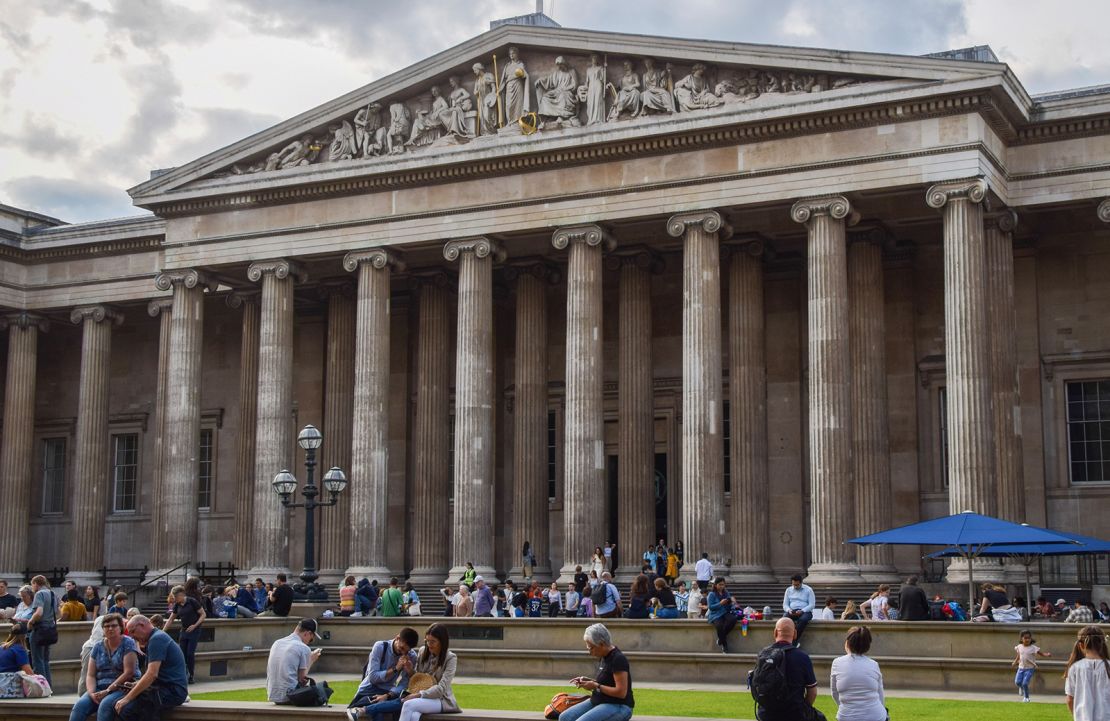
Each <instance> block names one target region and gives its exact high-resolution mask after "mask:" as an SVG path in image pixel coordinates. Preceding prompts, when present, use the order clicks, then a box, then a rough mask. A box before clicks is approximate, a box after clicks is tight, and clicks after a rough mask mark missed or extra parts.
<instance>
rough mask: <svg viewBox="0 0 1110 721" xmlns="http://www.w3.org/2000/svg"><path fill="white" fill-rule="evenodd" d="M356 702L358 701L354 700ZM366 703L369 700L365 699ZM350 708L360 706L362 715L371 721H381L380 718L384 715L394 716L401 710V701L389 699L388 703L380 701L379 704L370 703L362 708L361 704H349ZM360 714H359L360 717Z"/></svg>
mask: <svg viewBox="0 0 1110 721" xmlns="http://www.w3.org/2000/svg"><path fill="white" fill-rule="evenodd" d="M356 700H358V699H356ZM365 700H366V701H368V700H369V699H365ZM351 706H352V707H354V706H362V714H365V715H366V718H368V719H371V721H381V719H382V716H384V715H386V714H396V713H397V712H399V711H400V710H401V699H399V698H391V699H389V700H388V701H381V702H379V703H371V704H366V705H365V706H363V705H362V704H361V703H357V704H356V703H355V702H354V701H352V702H351ZM362 714H359V715H360V716H361V715H362Z"/></svg>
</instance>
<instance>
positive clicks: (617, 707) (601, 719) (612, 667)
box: [559, 623, 634, 721]
mask: <svg viewBox="0 0 1110 721" xmlns="http://www.w3.org/2000/svg"><path fill="white" fill-rule="evenodd" d="M582 639H583V640H584V641H585V642H586V650H587V651H588V652H589V654H590V655H591V656H593V657H594V658H596V659H598V662H597V673H596V674H595V676H594V678H590V677H589V676H579V677H577V678H573V679H571V681H570V682H571V683H572V684H574V685H575V686H577V687H578V688H584V689H587V690H588V691H592V692H593V693H592V694H591V695H590V698H589V699H587V700H586V701H583V702H582V703H580V704H577V705H574V706H571V707H570V708H569V709H567V710H566V711H564V712H563V713H561V714H560V715H559V719H560V721H628V719H630V718H632V706H633V705H634V702H633V700H632V671H631V669H630V668H629V666H628V659H627V658H625V656H624V654H623V653H621V650H620V649H619V648H617V647H616V646H614V645H613V637H612V636H610V635H609V629H607V628H605V626H604V625H603V624H600V623H595V624H594V625H592V626H590V627H588V628H587V629H586V632H585V633H584V634H583V635H582Z"/></svg>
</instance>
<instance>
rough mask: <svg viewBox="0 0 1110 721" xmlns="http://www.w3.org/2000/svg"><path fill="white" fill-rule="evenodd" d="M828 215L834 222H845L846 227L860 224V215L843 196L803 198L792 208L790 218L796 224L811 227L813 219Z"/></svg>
mask: <svg viewBox="0 0 1110 721" xmlns="http://www.w3.org/2000/svg"><path fill="white" fill-rule="evenodd" d="M824 215H827V216H828V217H830V218H832V219H833V220H843V221H844V222H845V225H849V226H852V225H855V224H856V223H858V222H859V213H857V212H855V210H853V209H852V204H851V203H850V202H848V199H847V198H845V197H844V196H843V195H823V196H820V197H816V198H802V199H801V200H799V201H797V202H795V203H794V205H793V207H791V208H790V218H791V220H793V221H794V222H795V223H801V224H802V225H807V226H808V225H809V221H811V220H812V219H814V218H816V217H819V216H824Z"/></svg>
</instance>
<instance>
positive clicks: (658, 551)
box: [651, 544, 667, 578]
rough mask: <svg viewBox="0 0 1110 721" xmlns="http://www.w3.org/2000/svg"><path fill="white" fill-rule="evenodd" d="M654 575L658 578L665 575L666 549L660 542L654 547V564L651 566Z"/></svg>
mask: <svg viewBox="0 0 1110 721" xmlns="http://www.w3.org/2000/svg"><path fill="white" fill-rule="evenodd" d="M651 570H653V571H655V575H656V576H657V577H659V578H662V577H663V576H666V575H667V550H666V549H665V548H664V547H663V545H662V544H660V545H658V546H656V547H655V564H654V565H653V566H652V569H651Z"/></svg>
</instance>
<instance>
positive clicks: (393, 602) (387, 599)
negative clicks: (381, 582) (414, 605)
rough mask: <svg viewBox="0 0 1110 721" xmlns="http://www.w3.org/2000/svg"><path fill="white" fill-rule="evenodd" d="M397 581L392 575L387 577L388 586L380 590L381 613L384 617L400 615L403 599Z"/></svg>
mask: <svg viewBox="0 0 1110 721" xmlns="http://www.w3.org/2000/svg"><path fill="white" fill-rule="evenodd" d="M399 583H400V582H399V581H398V580H397V577H396V576H394V577H392V578H390V579H389V588H387V589H385V590H384V591H382V603H381V615H382V616H384V617H387V618H395V617H397V616H400V615H401V604H402V603H404V602H405V599H404V596H403V595H402V594H401V589H400V588H398V587H397V586H398V584H399Z"/></svg>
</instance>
